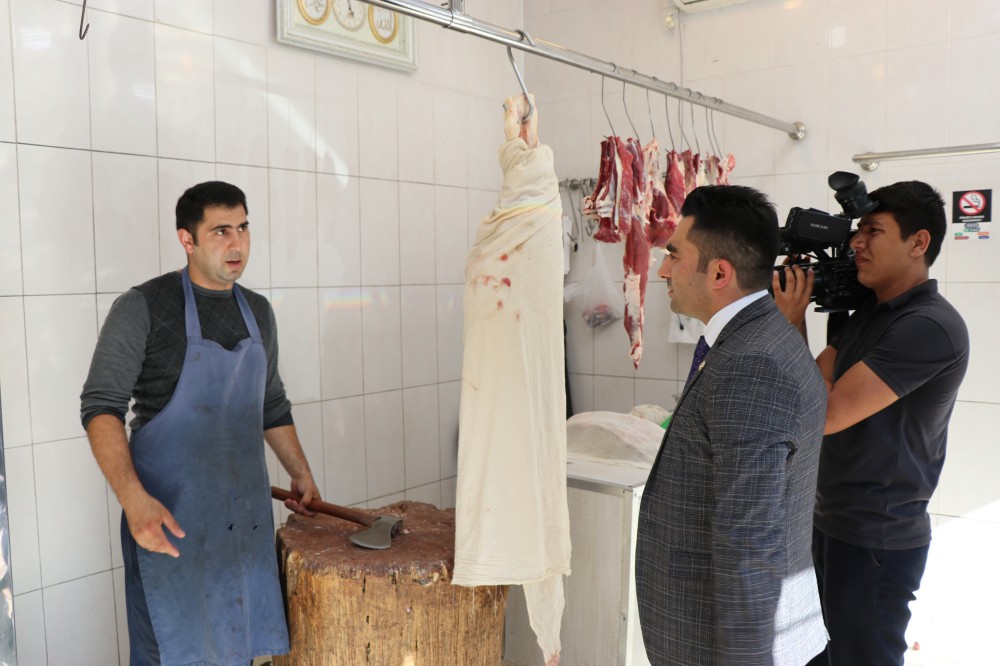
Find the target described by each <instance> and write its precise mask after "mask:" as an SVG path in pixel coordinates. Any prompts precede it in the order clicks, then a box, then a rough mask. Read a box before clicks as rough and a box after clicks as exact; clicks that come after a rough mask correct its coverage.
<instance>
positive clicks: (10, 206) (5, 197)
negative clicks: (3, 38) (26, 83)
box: [0, 63, 23, 296]
mask: <svg viewBox="0 0 1000 666" xmlns="http://www.w3.org/2000/svg"><path fill="white" fill-rule="evenodd" d="M0 64H2V63H0ZM18 208H19V205H18V194H17V147H16V146H14V145H13V144H7V143H0V237H2V238H4V239H6V240H5V248H6V249H5V250H4V251H3V253H0V296H11V295H17V294H21V293H22V292H23V289H22V286H21V219H20V213H19V212H18Z"/></svg>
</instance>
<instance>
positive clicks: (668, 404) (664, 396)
mask: <svg viewBox="0 0 1000 666" xmlns="http://www.w3.org/2000/svg"><path fill="white" fill-rule="evenodd" d="M683 388H684V384H683V382H678V381H664V380H660V379H636V380H635V404H637V405H659V406H660V407H663V408H664V409H667V410H673V408H674V407H675V406H676V405H677V396H678V395H680V392H681V390H682V389H683Z"/></svg>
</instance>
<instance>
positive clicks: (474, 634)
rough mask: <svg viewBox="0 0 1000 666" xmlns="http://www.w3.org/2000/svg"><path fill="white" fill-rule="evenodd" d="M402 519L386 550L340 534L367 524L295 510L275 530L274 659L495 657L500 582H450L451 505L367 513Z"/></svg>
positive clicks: (412, 663)
mask: <svg viewBox="0 0 1000 666" xmlns="http://www.w3.org/2000/svg"><path fill="white" fill-rule="evenodd" d="M372 513H373V514H375V515H386V514H388V515H394V516H399V517H401V518H403V520H404V532H403V533H401V534H399V535H398V536H396V537H394V538H393V540H392V547H391V548H389V549H388V550H366V549H364V548H360V547H358V546H355V545H354V544H352V543H351V542H349V541H348V540H347V538H348V537H349V536H350V535H351V534H354V533H356V532H358V531H361V530H364V529H366V528H364V527H361V526H360V525H354V524H353V523H348V522H346V521H343V520H339V519H337V518H331V517H328V516H315V517H304V516H299V515H293V516H291V517H290V518H289V520H288V523H287V524H286V526H285V527H283V528H281V529H280V530H278V542H277V543H278V546H277V547H278V557H279V562H280V567H281V579H282V586H283V589H284V592H285V604H286V610H287V613H288V624H289V635H290V640H291V653H290V654H288V655H286V656H280V657H275V658H274V664H275V666H293V665H294V666H370V665H378V666H388V665H393V666H395V665H396V664H399V665H400V666H441V665H444V664H461V665H464V666H476V665H480V664H482V665H484V666H486V665H488V666H496V665H498V664H500V658H501V655H502V652H503V621H504V612H505V610H506V605H507V588H506V586H491V587H472V588H470V587H459V586H456V585H452V584H451V572H452V567H453V565H454V560H455V513H454V511H453V510H440V509H437V508H435V507H434V506H433V505H430V504H424V503H421V502H400V503H397V504H392V505H389V506H387V507H383V508H381V509H378V510H377V511H373V512H372Z"/></svg>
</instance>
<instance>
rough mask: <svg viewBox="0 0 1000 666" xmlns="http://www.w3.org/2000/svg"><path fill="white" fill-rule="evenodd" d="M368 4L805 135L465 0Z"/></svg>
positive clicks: (372, 0) (371, 0) (798, 126)
mask: <svg viewBox="0 0 1000 666" xmlns="http://www.w3.org/2000/svg"><path fill="white" fill-rule="evenodd" d="M367 1H368V4H370V5H375V6H378V7H383V8H385V9H391V10H393V11H396V12H399V13H400V14H405V15H407V16H412V17H414V18H417V19H421V20H423V21H429V22H431V23H436V24H438V25H440V26H442V27H445V28H449V29H451V30H456V31H458V32H464V33H466V34H469V35H474V36H476V37H481V38H483V39H488V40H490V41H492V42H497V43H499V44H504V45H506V46H509V47H513V48H515V49H520V50H521V51H524V52H526V53H532V54H534V55H537V56H542V57H543V58H548V59H549V60H555V61H557V62H561V63H563V64H566V65H571V66H573V67H577V68H579V69H584V70H587V71H589V72H591V73H593V74H600V75H601V76H605V77H607V78H609V79H615V80H618V81H622V82H624V83H627V84H630V85H633V86H637V87H640V88H646V89H648V90H651V91H653V92H658V93H661V94H663V95H667V96H668V97H674V98H676V99H681V100H684V101H686V102H689V103H691V104H696V105H698V106H703V107H706V108H709V109H712V110H715V111H718V112H720V113H725V114H727V115H730V116H735V117H737V118H742V119H743V120H749V121H750V122H753V123H757V124H759V125H766V126H767V127H772V128H774V129H777V130H781V131H782V132H785V133H786V134H788V136H790V137H791V138H792V139H796V140H800V139H803V138H805V135H806V126H805V125H804V124H802V123H800V122H785V121H783V120H779V119H777V118H772V117H771V116H766V115H764V114H762V113H757V112H756V111H751V110H750V109H744V108H743V107H741V106H736V105H735V104H730V103H728V102H723V101H722V100H721V99H719V98H718V97H709V96H707V95H704V94H702V93H700V92H697V91H694V90H691V89H689V88H684V87H681V86H679V85H677V84H676V83H670V82H668V81H660V80H659V79H657V78H656V77H653V76H647V75H645V74H641V73H640V72H637V71H635V70H634V69H623V68H621V67H619V66H618V65H616V64H615V63H613V62H607V61H605V60H598V59H597V58H592V57H590V56H588V55H585V54H583V53H577V52H576V51H570V50H569V49H566V48H563V47H561V46H559V45H558V44H553V43H551V42H547V41H545V40H542V39H535V38H532V37H531V36H530V35H528V34H527V33H526V32H524V31H523V30H507V29H506V28H501V27H498V26H495V25H492V24H490V23H486V22H484V21H480V20H478V19H476V18H473V17H471V16H468V15H466V14H465V13H464V12H463V9H464V7H465V2H464V0H451V2H449V3H448V5H449V6H448V7H439V6H437V5H434V4H431V3H429V2H423V1H422V0H367Z"/></svg>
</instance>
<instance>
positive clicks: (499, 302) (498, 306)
mask: <svg viewBox="0 0 1000 666" xmlns="http://www.w3.org/2000/svg"><path fill="white" fill-rule="evenodd" d="M497 310H503V301H497Z"/></svg>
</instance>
